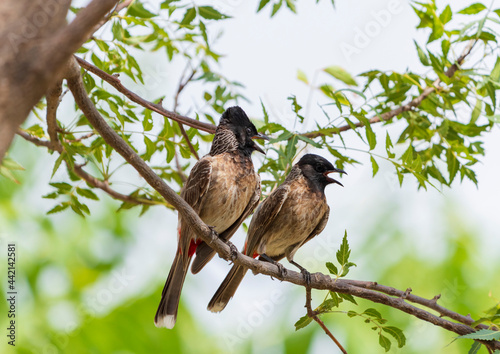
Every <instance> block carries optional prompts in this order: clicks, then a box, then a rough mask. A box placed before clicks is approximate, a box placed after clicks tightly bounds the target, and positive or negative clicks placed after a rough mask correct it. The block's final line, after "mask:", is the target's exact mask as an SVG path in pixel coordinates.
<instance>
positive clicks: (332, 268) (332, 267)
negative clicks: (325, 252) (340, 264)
mask: <svg viewBox="0 0 500 354" xmlns="http://www.w3.org/2000/svg"><path fill="white" fill-rule="evenodd" d="M326 268H328V271H329V272H330V274H333V275H338V269H337V267H336V266H335V265H334V264H333V263H332V262H326Z"/></svg>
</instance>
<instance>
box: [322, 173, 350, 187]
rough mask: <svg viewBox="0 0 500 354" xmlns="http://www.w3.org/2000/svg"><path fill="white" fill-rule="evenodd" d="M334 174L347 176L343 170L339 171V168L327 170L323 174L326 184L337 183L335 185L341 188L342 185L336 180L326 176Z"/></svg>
mask: <svg viewBox="0 0 500 354" xmlns="http://www.w3.org/2000/svg"><path fill="white" fill-rule="evenodd" d="M334 172H337V173H345V174H347V173H346V172H345V171H344V170H341V169H340V168H334V169H333V170H328V171H326V172H325V173H323V176H325V177H326V180H327V181H328V183H337V184H339V185H341V186H342V187H343V186H344V185H343V184H342V183H340V182H339V181H337V180H336V179H333V178H330V177H328V175H329V174H330V173H334Z"/></svg>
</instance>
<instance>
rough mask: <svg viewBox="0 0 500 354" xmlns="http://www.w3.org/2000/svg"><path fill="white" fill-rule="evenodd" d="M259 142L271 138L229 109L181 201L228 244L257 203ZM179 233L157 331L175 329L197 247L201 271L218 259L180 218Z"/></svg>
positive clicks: (192, 172) (197, 165)
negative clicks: (255, 164)
mask: <svg viewBox="0 0 500 354" xmlns="http://www.w3.org/2000/svg"><path fill="white" fill-rule="evenodd" d="M255 138H267V137H266V136H264V135H262V134H259V133H258V132H257V129H256V128H255V126H254V125H253V124H252V122H250V120H249V119H248V117H247V115H246V114H245V112H244V111H243V110H242V109H241V108H240V107H231V108H229V109H227V110H226V111H225V112H224V113H223V114H222V117H221V119H220V122H219V125H218V126H217V129H216V131H215V136H214V140H213V142H212V147H211V150H210V153H209V154H208V155H206V156H204V157H203V158H201V159H200V160H199V161H198V162H197V163H196V164H195V165H194V166H193V169H192V170H191V173H190V175H189V177H188V179H187V181H186V184H185V186H184V188H183V190H182V192H181V197H182V198H184V200H185V201H186V202H187V203H188V204H189V205H190V206H191V207H192V208H193V209H194V210H195V211H196V212H197V213H198V215H199V216H200V218H201V219H202V220H203V221H204V222H205V223H206V224H207V225H208V226H210V227H213V229H214V230H215V231H216V232H217V233H218V234H219V236H220V237H221V238H222V239H224V240H228V239H229V238H230V237H231V236H232V235H233V234H234V233H235V232H236V230H237V229H238V227H239V226H240V225H241V223H242V222H243V220H245V218H246V217H247V216H248V215H249V214H250V213H251V212H252V211H253V210H254V209H255V207H256V206H257V204H258V202H259V198H260V191H261V187H260V178H259V175H258V174H257V173H256V172H255V170H254V167H253V163H252V159H251V157H250V155H251V154H252V152H253V151H255V150H257V151H259V152H261V153H264V151H263V150H262V149H261V148H260V147H259V146H257V144H255V142H254V141H253V140H252V139H255ZM178 234H179V244H178V248H177V253H176V255H175V259H174V262H173V264H172V267H171V268H170V272H169V274H168V278H167V281H166V283H165V287H164V288H163V292H162V296H161V301H160V305H159V306H158V310H157V311H156V316H155V325H156V326H157V327H167V328H173V327H174V325H175V321H176V318H177V309H178V307H179V299H180V295H181V290H182V285H183V283H184V279H185V277H186V273H187V271H188V268H189V263H190V261H191V258H192V256H193V254H194V253H195V251H197V248H198V249H200V248H201V250H202V253H200V254H198V255H197V256H196V258H195V259H196V261H197V262H196V263H194V264H193V266H194V265H195V264H196V270H197V271H199V270H200V269H201V268H203V266H204V265H205V264H206V263H207V262H208V261H209V260H210V259H211V258H212V257H213V255H214V254H215V253H214V252H213V251H212V249H211V248H210V247H208V246H207V245H205V244H204V243H202V242H201V240H199V239H197V237H196V235H195V234H194V232H193V231H192V230H191V228H190V227H189V225H187V224H186V223H184V222H183V220H182V218H181V217H180V216H179V222H178Z"/></svg>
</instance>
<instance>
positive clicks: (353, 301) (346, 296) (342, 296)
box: [337, 293, 358, 305]
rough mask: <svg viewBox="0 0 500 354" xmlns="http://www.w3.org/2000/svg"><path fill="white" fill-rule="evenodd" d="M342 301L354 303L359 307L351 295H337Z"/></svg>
mask: <svg viewBox="0 0 500 354" xmlns="http://www.w3.org/2000/svg"><path fill="white" fill-rule="evenodd" d="M337 294H338V295H339V296H340V297H341V298H342V299H344V300H347V301H349V302H352V303H353V304H354V305H357V304H358V303H357V302H356V300H355V299H354V297H353V296H352V295H351V294H342V293H337Z"/></svg>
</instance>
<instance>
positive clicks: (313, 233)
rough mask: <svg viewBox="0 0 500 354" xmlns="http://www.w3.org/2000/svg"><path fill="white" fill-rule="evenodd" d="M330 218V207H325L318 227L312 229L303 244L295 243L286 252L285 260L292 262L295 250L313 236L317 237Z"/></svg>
mask: <svg viewBox="0 0 500 354" xmlns="http://www.w3.org/2000/svg"><path fill="white" fill-rule="evenodd" d="M329 216H330V207H329V206H328V205H327V209H326V211H325V213H324V214H323V217H322V218H321V220H320V221H319V222H318V225H316V227H315V228H314V230H312V231H311V233H310V234H309V236H307V238H306V239H305V240H304V242H300V243H297V244H296V245H294V246H292V247H291V248H290V249H289V250H287V251H286V258H287V259H288V260H289V261H290V260H293V256H294V254H295V252H297V250H298V249H299V248H300V247H302V246H303V245H304V244H306V243H307V241H310V240H311V239H312V238H313V237H314V236H316V235H319V234H320V233H321V232H322V231H323V229H324V228H325V226H326V224H327V223H328V218H329Z"/></svg>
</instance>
